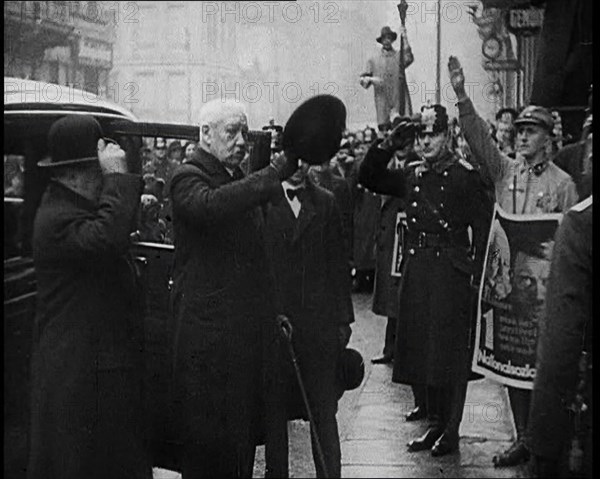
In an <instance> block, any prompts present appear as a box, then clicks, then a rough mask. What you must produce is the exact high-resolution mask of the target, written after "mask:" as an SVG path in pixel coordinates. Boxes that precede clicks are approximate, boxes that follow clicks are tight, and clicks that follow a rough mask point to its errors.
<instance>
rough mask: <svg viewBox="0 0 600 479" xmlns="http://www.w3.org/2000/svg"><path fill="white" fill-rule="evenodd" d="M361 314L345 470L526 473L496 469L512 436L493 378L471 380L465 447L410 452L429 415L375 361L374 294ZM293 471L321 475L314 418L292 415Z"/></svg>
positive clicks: (344, 416) (166, 474)
mask: <svg viewBox="0 0 600 479" xmlns="http://www.w3.org/2000/svg"><path fill="white" fill-rule="evenodd" d="M353 299H354V310H355V315H356V322H355V324H354V325H353V327H352V329H353V334H352V338H351V340H350V347H352V348H354V349H356V350H358V351H360V352H361V354H362V355H363V357H364V358H365V379H364V381H363V383H362V385H361V387H360V388H358V389H356V390H354V391H349V392H346V393H345V394H344V396H343V397H342V399H341V400H340V402H339V412H338V424H339V431H340V440H341V447H342V476H343V477H360V478H362V477H465V478H468V477H490V478H492V477H498V478H521V477H527V471H526V469H525V467H515V468H503V469H496V468H494V467H493V465H492V458H493V456H494V455H495V454H498V453H500V452H501V451H503V450H504V449H505V448H506V447H508V446H509V445H510V443H511V441H512V440H513V438H514V433H513V431H514V427H513V423H512V415H511V412H510V407H509V405H508V398H507V395H506V391H505V389H504V388H503V387H502V386H500V385H498V384H497V383H494V382H492V381H489V380H487V379H480V380H476V381H471V382H470V383H469V389H468V391H467V399H466V402H465V409H464V413H463V421H462V423H461V428H460V436H461V438H460V451H459V452H457V453H454V454H450V455H448V456H444V457H439V458H436V457H432V456H431V455H430V453H429V451H423V452H417V453H411V452H408V451H407V448H406V443H407V442H408V441H409V440H410V439H412V438H414V437H417V436H420V435H421V434H422V433H423V432H425V430H426V428H427V423H426V422H425V421H418V422H415V423H410V422H406V421H405V419H404V416H405V414H406V413H407V412H408V411H410V410H411V409H412V408H413V398H412V393H411V390H410V387H408V386H404V385H399V384H394V383H392V382H391V376H392V368H391V366H389V365H372V364H371V362H370V358H372V357H374V356H377V355H379V354H380V353H381V349H382V346H383V336H384V332H385V325H386V318H383V317H381V316H376V315H374V314H373V313H372V312H371V295H370V294H355V295H354V296H353ZM289 438H290V441H289V442H290V477H293V478H295V477H315V468H314V464H313V458H312V453H311V446H310V431H309V426H308V423H306V422H303V421H293V422H290V423H289ZM264 468H265V464H264V447H262V446H261V447H259V448H258V449H257V454H256V461H255V465H254V474H253V475H254V477H264ZM154 479H181V476H180V475H179V474H178V473H175V472H172V471H166V470H164V469H155V470H154Z"/></svg>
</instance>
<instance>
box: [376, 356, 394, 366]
mask: <svg viewBox="0 0 600 479" xmlns="http://www.w3.org/2000/svg"><path fill="white" fill-rule="evenodd" d="M393 360H394V356H391V355H389V354H384V355H383V356H379V357H378V358H373V359H371V363H373V364H390V363H391V362H392V361H393Z"/></svg>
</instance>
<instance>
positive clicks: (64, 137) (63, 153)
mask: <svg viewBox="0 0 600 479" xmlns="http://www.w3.org/2000/svg"><path fill="white" fill-rule="evenodd" d="M103 136H104V135H103V133H102V127H101V126H100V123H98V121H97V120H96V119H95V118H94V117H93V116H90V115H69V116H65V117H63V118H61V119H59V120H56V121H55V122H54V123H53V124H52V126H51V127H50V131H49V132H48V146H49V149H50V158H48V159H45V160H42V161H40V162H39V163H38V166H41V167H53V168H56V167H59V166H78V165H83V164H85V163H92V162H94V161H98V140H99V139H100V138H102V137H103Z"/></svg>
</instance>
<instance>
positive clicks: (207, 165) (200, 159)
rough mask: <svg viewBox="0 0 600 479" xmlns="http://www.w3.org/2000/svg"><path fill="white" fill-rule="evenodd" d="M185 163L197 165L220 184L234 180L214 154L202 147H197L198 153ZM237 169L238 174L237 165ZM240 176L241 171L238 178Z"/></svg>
mask: <svg viewBox="0 0 600 479" xmlns="http://www.w3.org/2000/svg"><path fill="white" fill-rule="evenodd" d="M185 163H188V164H192V165H194V166H197V167H198V168H200V169H201V170H202V171H204V172H205V173H206V174H208V175H209V176H210V177H211V178H212V179H213V180H214V181H215V182H217V183H218V184H220V185H222V184H225V183H231V182H232V181H234V180H235V179H234V178H232V176H231V175H230V174H229V172H228V171H227V169H226V168H225V167H224V166H223V163H221V162H220V161H219V160H218V159H217V157H216V156H214V155H212V154H211V153H209V152H208V151H206V150H204V149H202V148H198V153H197V154H196V156H195V157H194V158H192V159H191V160H188V161H186V162H185ZM238 170H239V172H238V174H239V173H241V169H240V168H239V167H238ZM241 177H243V173H241V176H240V178H241Z"/></svg>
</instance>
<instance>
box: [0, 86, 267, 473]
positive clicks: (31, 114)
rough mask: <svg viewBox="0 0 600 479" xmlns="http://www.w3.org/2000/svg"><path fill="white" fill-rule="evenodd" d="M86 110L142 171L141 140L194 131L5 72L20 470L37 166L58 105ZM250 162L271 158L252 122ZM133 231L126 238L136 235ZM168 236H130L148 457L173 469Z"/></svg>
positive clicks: (13, 402)
mask: <svg viewBox="0 0 600 479" xmlns="http://www.w3.org/2000/svg"><path fill="white" fill-rule="evenodd" d="M81 114H91V115H93V116H94V117H95V118H96V119H97V120H98V121H99V122H100V123H101V125H102V127H103V130H104V133H105V135H106V136H108V137H110V138H113V139H115V140H116V141H118V142H119V144H120V145H121V147H122V148H123V149H124V150H125V151H126V152H127V160H128V163H129V168H130V171H132V172H137V173H142V159H141V156H140V150H142V149H143V148H142V147H143V146H144V145H145V144H146V145H147V144H150V143H149V140H150V141H151V142H153V144H157V143H158V142H156V141H155V139H157V138H161V139H162V140H160V143H161V144H166V143H167V142H168V141H174V140H188V141H198V139H199V129H198V127H197V126H193V125H183V124H159V123H147V122H141V121H138V120H137V118H136V117H135V116H134V115H133V114H132V113H131V112H130V111H128V110H127V109H125V108H123V107H121V106H119V105H117V104H114V103H112V102H109V101H106V100H103V99H101V98H99V97H97V96H95V95H93V94H92V93H89V92H84V91H80V90H76V89H73V88H71V87H68V86H64V85H54V84H48V83H41V82H36V81H30V80H22V79H17V78H6V77H5V78H4V192H5V196H4V475H5V477H11V478H20V477H25V468H26V459H27V444H28V440H27V434H28V423H29V393H30V384H29V380H30V379H29V373H30V371H29V370H30V360H31V351H32V346H33V337H32V332H33V323H34V314H35V297H36V282H35V270H34V267H33V260H32V258H31V236H32V226H33V219H34V216H35V212H36V209H37V207H38V205H39V202H40V199H41V196H42V194H43V192H44V189H45V187H46V184H47V181H48V178H47V176H46V173H45V172H44V171H43V170H41V169H39V168H38V167H37V163H38V161H40V160H42V159H43V158H45V157H46V156H47V155H48V146H47V135H48V130H49V128H50V125H51V124H52V123H53V122H54V121H56V120H57V119H58V118H61V117H63V116H65V115H81ZM250 142H251V155H250V159H249V161H248V169H249V170H251V171H253V170H256V169H258V168H261V167H263V166H266V164H268V161H269V152H270V135H269V133H268V132H263V131H251V132H250ZM135 237H136V236H135V231H132V238H135ZM173 249H174V247H173V245H172V244H163V243H153V242H133V241H132V250H133V252H134V254H135V256H136V260H137V262H138V264H139V266H140V271H141V272H142V278H143V284H144V285H145V297H146V316H145V318H146V319H145V351H146V358H147V360H146V371H147V378H146V379H147V385H146V388H145V391H146V397H145V399H146V402H147V407H148V410H149V411H151V417H150V421H151V424H149V427H150V430H151V431H152V442H153V446H154V453H155V456H154V465H156V466H163V467H168V468H171V469H177V462H178V460H177V456H178V445H177V443H176V442H174V441H170V440H169V438H170V437H171V435H170V434H169V427H168V418H167V415H166V409H167V407H166V405H167V398H168V391H169V380H168V379H169V364H170V361H169V358H170V355H169V346H168V345H169V323H170V321H169V318H170V285H171V276H170V274H171V268H172V258H173Z"/></svg>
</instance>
